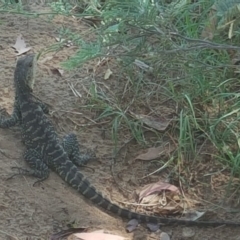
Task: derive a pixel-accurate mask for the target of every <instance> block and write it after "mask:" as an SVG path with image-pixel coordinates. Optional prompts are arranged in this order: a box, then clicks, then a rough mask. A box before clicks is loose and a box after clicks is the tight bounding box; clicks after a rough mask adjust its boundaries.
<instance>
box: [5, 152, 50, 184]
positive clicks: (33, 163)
mask: <svg viewBox="0 0 240 240" xmlns="http://www.w3.org/2000/svg"><path fill="white" fill-rule="evenodd" d="M24 159H25V161H26V162H27V163H28V165H29V167H30V169H24V168H20V167H13V169H16V170H18V172H17V173H15V174H13V175H12V176H11V177H9V178H8V179H11V178H13V177H15V176H17V175H26V176H33V177H37V178H39V179H38V180H37V181H35V182H34V184H33V186H34V185H35V184H36V183H39V182H42V181H44V180H45V179H47V178H48V176H49V173H50V171H49V168H48V166H47V165H46V164H45V163H44V162H43V160H42V157H41V155H40V154H39V153H38V152H37V151H36V150H34V149H28V150H26V152H25V153H24Z"/></svg>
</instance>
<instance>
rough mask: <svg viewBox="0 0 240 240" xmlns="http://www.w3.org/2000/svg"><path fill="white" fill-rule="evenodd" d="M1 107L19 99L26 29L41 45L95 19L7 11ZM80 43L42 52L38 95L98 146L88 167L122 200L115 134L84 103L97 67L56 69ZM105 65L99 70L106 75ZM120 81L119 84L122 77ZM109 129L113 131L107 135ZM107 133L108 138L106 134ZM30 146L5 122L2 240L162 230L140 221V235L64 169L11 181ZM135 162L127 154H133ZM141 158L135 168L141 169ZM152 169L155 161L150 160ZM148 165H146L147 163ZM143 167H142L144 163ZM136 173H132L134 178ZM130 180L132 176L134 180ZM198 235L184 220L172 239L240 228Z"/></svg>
mask: <svg viewBox="0 0 240 240" xmlns="http://www.w3.org/2000/svg"><path fill="white" fill-rule="evenodd" d="M0 22H1V25H0V31H1V43H0V56H1V57H0V69H1V71H0V79H1V81H0V107H1V108H6V109H7V111H8V112H9V113H11V111H12V103H13V99H14V92H13V84H12V79H13V72H14V67H15V54H14V50H13V49H12V48H11V46H12V45H13V44H14V43H15V40H16V38H17V36H18V35H19V34H22V35H23V37H24V39H25V40H26V42H27V44H28V45H29V46H31V47H32V48H33V50H34V52H38V51H40V50H41V49H43V48H44V47H47V46H50V45H51V44H54V43H56V39H55V37H57V28H59V27H60V26H62V25H63V26H67V27H69V28H70V29H72V30H74V31H78V32H79V33H81V31H83V30H84V29H85V28H87V26H85V25H84V24H82V23H81V22H78V21H77V20H75V19H73V18H64V17H60V16H58V17H56V18H55V19H54V20H53V21H52V22H51V21H47V20H45V19H44V17H40V18H28V19H27V18H26V17H24V16H20V15H5V14H1V16H0ZM76 50H77V48H76V47H71V48H63V49H61V50H60V51H58V52H57V53H56V54H53V53H52V55H51V54H49V56H51V58H49V59H48V58H45V59H40V61H39V70H38V73H37V77H36V89H35V93H36V95H37V96H38V97H39V98H41V99H42V100H44V101H45V102H46V103H48V104H50V105H51V110H52V114H51V117H52V121H53V122H54V125H55V126H56V128H57V130H58V132H59V133H60V135H64V134H66V133H68V132H72V131H75V132H76V133H77V135H78V138H79V140H80V142H81V143H82V144H83V145H85V146H86V147H88V148H91V149H95V150H96V154H97V156H98V158H99V159H98V160H97V161H95V162H90V163H89V166H90V167H91V168H94V169H95V171H94V172H92V171H91V170H89V169H85V168H84V169H83V172H84V173H85V174H86V175H87V176H88V177H89V179H90V181H91V182H92V183H93V184H94V185H95V186H96V188H97V189H99V190H100V191H102V192H104V193H105V194H106V195H108V196H109V195H110V196H109V197H110V198H112V199H113V200H114V201H116V200H122V201H124V197H123V194H122V193H119V192H118V190H117V187H116V184H115V182H114V181H113V178H112V175H111V171H110V166H111V154H112V150H113V143H112V141H111V137H110V133H109V132H108V131H106V129H104V126H102V125H100V126H99V125H97V124H92V125H91V124H90V126H88V124H89V123H90V120H89V119H92V118H93V116H94V113H91V112H88V115H86V114H85V112H84V111H82V112H79V110H76V109H77V108H76V106H79V105H81V103H84V101H85V100H84V96H85V95H86V94H87V91H86V89H88V87H89V85H90V82H91V79H90V77H89V71H90V70H91V69H92V66H91V65H85V66H84V67H83V68H82V69H81V70H76V71H74V72H69V73H67V72H66V73H64V74H63V76H61V75H59V74H56V72H55V70H54V69H58V68H60V65H59V64H60V62H61V61H63V60H65V59H67V58H68V56H70V55H71V54H72V53H74V52H75V51H76ZM103 75H104V71H103V72H101V73H99V78H100V77H101V76H103ZM70 84H74V86H75V88H76V89H77V90H78V92H80V93H81V95H82V96H83V97H82V98H79V97H76V96H74V93H73V91H72V90H71V88H70V86H69V85H70ZM116 85H117V84H116ZM103 132H106V134H103ZM103 135H104V137H103ZM129 149H131V150H129V152H128V153H129V155H128V158H130V159H131V158H132V155H134V154H135V155H136V152H137V147H136V146H134V145H132V146H130V147H129ZM23 151H24V146H23V145H22V143H21V136H20V133H19V129H18V128H17V127H15V128H12V129H0V179H1V184H0V216H1V217H0V239H25V240H26V239H49V236H50V235H51V234H52V233H53V232H54V231H56V230H57V229H60V228H62V227H66V226H67V224H70V225H74V226H75V227H81V226H88V227H89V226H90V227H92V228H93V229H105V230H107V231H110V232H111V233H115V234H119V235H122V236H125V237H127V238H129V239H152V238H156V237H157V236H158V235H159V234H158V235H154V234H151V233H149V232H147V230H146V229H145V228H139V229H138V230H137V231H135V233H134V234H126V232H125V222H124V221H123V220H122V219H119V218H118V217H116V216H110V215H109V214H107V213H104V212H102V211H100V210H99V209H97V208H96V207H95V206H92V205H91V204H89V203H86V202H85V201H84V200H83V198H82V197H81V196H80V195H79V194H77V193H76V192H75V191H74V190H72V189H71V188H70V187H69V186H67V185H66V184H65V183H64V182H63V181H62V180H61V179H60V178H59V177H58V176H57V175H56V174H54V173H52V174H51V175H50V177H49V179H48V180H46V181H44V182H43V183H41V184H39V185H37V186H34V187H33V183H34V181H35V179H32V178H25V177H16V178H13V179H11V180H6V179H7V178H8V177H9V176H11V174H12V173H13V171H12V169H11V167H14V166H25V163H24V160H23V158H22V153H23ZM125 161H126V162H127V159H125ZM137 164H139V163H135V165H134V166H131V167H132V170H131V169H129V166H128V167H125V170H128V175H129V176H132V175H134V172H135V170H134V168H135V166H136V168H137ZM146 169H147V166H146ZM146 169H145V170H146ZM136 171H137V170H136ZM129 178H130V177H129ZM126 184H127V183H126ZM191 229H192V230H193V231H195V235H194V236H193V237H191V238H187V237H186V236H184V233H183V232H184V231H186V228H184V227H166V228H164V230H166V231H167V232H168V233H169V234H170V235H171V239H175V240H176V239H196V240H200V239H201V240H202V239H209V240H210V239H219V240H221V239H240V229H229V228H224V227H223V228H218V229H212V228H208V229H205V228H204V229H203V228H191Z"/></svg>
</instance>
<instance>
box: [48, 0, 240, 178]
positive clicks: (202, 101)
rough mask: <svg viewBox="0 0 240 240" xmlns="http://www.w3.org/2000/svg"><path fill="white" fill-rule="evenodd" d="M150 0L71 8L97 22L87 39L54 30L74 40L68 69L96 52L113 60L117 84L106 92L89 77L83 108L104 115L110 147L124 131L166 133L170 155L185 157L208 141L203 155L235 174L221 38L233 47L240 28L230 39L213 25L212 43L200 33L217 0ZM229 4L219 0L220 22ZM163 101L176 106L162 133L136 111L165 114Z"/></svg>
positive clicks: (229, 76) (235, 137) (234, 117)
mask: <svg viewBox="0 0 240 240" xmlns="http://www.w3.org/2000/svg"><path fill="white" fill-rule="evenodd" d="M153 2H154V1H150V0H141V1H140V0H132V1H121V0H109V1H106V2H104V3H101V2H100V1H92V3H89V4H88V3H85V4H87V5H86V7H85V12H83V13H79V14H78V13H74V14H75V17H80V16H81V17H82V16H84V15H91V16H93V15H95V16H97V17H98V18H100V19H101V24H100V26H98V27H97V28H95V29H92V30H91V31H89V32H91V34H95V36H96V37H95V39H94V41H92V42H90V41H89V40H86V39H85V36H83V35H79V34H78V33H74V32H71V31H70V30H69V29H65V28H62V29H60V30H59V36H61V37H62V38H66V37H67V39H69V40H72V41H73V42H74V43H75V44H77V45H79V47H80V50H79V51H78V52H77V53H76V54H75V55H74V56H72V57H71V58H70V59H69V60H68V61H67V62H64V63H63V66H64V67H65V68H66V69H73V68H76V67H78V66H81V64H83V63H86V62H89V61H92V60H93V59H95V58H98V59H101V58H103V57H108V58H110V59H115V63H116V64H117V65H118V67H119V70H118V71H119V72H118V74H117V75H116V74H115V76H114V78H115V79H114V80H115V81H117V82H118V88H117V89H111V90H112V91H105V89H103V88H102V87H101V86H100V85H99V83H96V82H94V83H93V84H92V86H91V88H90V96H89V99H88V104H87V105H86V106H85V107H87V108H89V109H92V110H94V111H96V112H98V117H97V119H95V120H96V121H102V120H104V119H108V120H109V121H110V127H109V130H110V131H111V134H112V139H113V141H114V142H115V144H116V146H118V142H119V138H120V137H121V136H122V135H121V134H124V133H128V134H129V135H131V136H132V137H133V138H135V139H136V141H137V142H138V143H139V144H143V145H144V146H154V145H155V143H156V142H161V140H162V139H164V138H168V139H171V140H174V141H175V144H176V146H177V150H176V151H175V152H174V155H173V156H172V157H174V158H175V159H176V162H177V163H179V162H181V163H184V162H185V161H187V162H194V161H195V160H196V159H197V155H198V154H199V151H200V150H199V149H201V148H202V147H203V146H205V145H206V144H210V145H211V146H213V147H214V148H215V150H216V151H215V152H214V153H212V152H211V151H212V150H209V154H212V155H214V156H215V157H216V158H217V159H218V160H219V161H221V162H222V163H223V164H224V165H226V166H228V167H229V168H230V169H231V173H232V174H233V175H239V174H240V166H239V165H240V158H239V156H240V152H239V145H240V139H239V129H240V128H239V116H240V115H239V110H240V104H239V96H240V93H239V91H240V84H239V80H238V76H237V75H236V74H235V73H234V70H235V66H234V65H233V64H232V63H231V61H232V55H231V52H230V51H229V50H228V49H227V47H226V46H223V45H221V44H224V45H233V46H238V45H239V41H238V39H239V35H240V34H239V32H238V31H237V30H236V31H235V32H234V34H235V38H232V39H231V40H229V39H227V37H226V36H228V31H229V28H226V29H223V30H221V31H220V30H217V29H215V30H216V31H215V32H213V39H211V40H209V41H210V42H212V43H215V44H217V43H218V44H219V45H218V47H217V48H216V45H213V44H211V43H209V42H207V41H204V39H202V38H201V34H202V32H203V30H206V27H207V26H208V25H209V24H211V23H212V21H213V20H212V19H213V18H212V16H210V15H209V13H210V12H211V7H212V6H213V5H214V4H217V2H215V1H214V0H199V1H197V2H195V3H191V4H189V3H188V2H189V1H185V0H181V1H170V2H172V3H170V4H169V3H167V1H156V2H158V3H157V4H154V3H153ZM160 2H161V3H160ZM231 3H232V5H231V7H232V6H234V3H233V1H231ZM64 6H65V5H64V4H62V3H61V1H58V2H56V3H54V4H52V9H53V11H55V12H56V11H57V12H58V13H62V14H69V11H70V10H71V4H67V7H66V6H65V8H64ZM72 6H73V5H72ZM227 7H228V6H227V5H226V6H225V5H223V4H221V16H219V15H217V21H218V22H220V21H223V20H224V17H225V16H224V8H226V10H225V12H226V13H227V16H230V17H231V14H229V12H230V10H229V9H227ZM230 13H231V12H230ZM209 31H210V30H209ZM175 33H176V34H175ZM177 34H178V35H177ZM50 49H51V48H50ZM52 49H53V50H54V49H55V48H54V47H53V48H52ZM232 51H235V50H232ZM135 60H138V61H142V62H143V63H144V64H146V65H147V66H149V67H150V70H149V71H146V69H143V68H140V67H139V66H136V64H135ZM165 107H167V108H169V109H172V110H173V111H175V116H176V117H175V119H174V121H173V122H172V124H171V126H170V127H168V128H167V129H166V130H165V131H163V132H159V131H156V130H154V129H152V128H150V127H149V126H146V125H145V124H143V123H142V122H141V120H139V119H138V118H137V117H136V114H145V115H150V116H161V115H165V116H167V113H166V112H163V109H164V108H165ZM133 113H134V114H135V116H134V114H133ZM149 132H151V135H150V137H149V135H148V133H149ZM211 149H212V148H211ZM186 164H187V163H186Z"/></svg>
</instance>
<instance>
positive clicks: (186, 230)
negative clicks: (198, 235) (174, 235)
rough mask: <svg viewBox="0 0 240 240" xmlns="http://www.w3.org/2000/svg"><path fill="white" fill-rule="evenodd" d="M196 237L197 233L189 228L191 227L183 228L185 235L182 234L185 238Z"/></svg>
mask: <svg viewBox="0 0 240 240" xmlns="http://www.w3.org/2000/svg"><path fill="white" fill-rule="evenodd" d="M194 235H195V231H194V230H193V229H192V228H189V227H185V228H183V233H182V236H183V237H185V238H190V237H193V236H194Z"/></svg>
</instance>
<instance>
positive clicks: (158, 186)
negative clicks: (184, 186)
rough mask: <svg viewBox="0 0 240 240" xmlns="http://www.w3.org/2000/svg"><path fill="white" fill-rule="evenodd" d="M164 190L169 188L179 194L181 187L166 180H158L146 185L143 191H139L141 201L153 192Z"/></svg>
mask: <svg viewBox="0 0 240 240" xmlns="http://www.w3.org/2000/svg"><path fill="white" fill-rule="evenodd" d="M163 190H169V191H171V192H175V193H177V194H180V191H179V189H178V188H177V187H176V186H174V185H172V184H170V183H165V182H161V181H159V182H156V183H151V184H148V185H146V186H145V187H144V188H142V190H141V192H140V193H139V201H141V200H142V199H143V198H144V197H146V196H148V195H150V194H153V193H160V192H162V191H163Z"/></svg>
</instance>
